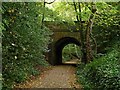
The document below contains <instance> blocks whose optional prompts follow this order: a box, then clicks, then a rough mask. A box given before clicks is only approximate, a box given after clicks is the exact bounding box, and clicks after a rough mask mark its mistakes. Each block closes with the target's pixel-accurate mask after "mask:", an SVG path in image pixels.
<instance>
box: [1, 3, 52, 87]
mask: <svg viewBox="0 0 120 90" xmlns="http://www.w3.org/2000/svg"><path fill="white" fill-rule="evenodd" d="M41 7H42V3H27V2H21V3H3V4H2V8H3V11H4V12H3V17H2V18H3V19H2V23H3V24H4V28H5V30H3V39H2V41H3V46H2V51H3V53H2V57H3V61H2V64H3V67H2V68H3V89H5V88H11V87H13V84H15V83H20V82H23V81H25V80H26V79H28V77H29V76H30V75H37V74H39V73H40V72H39V71H38V70H37V69H36V68H35V67H36V66H38V65H48V64H47V62H46V61H45V58H44V55H43V52H46V51H47V45H48V43H49V40H50V37H49V35H50V34H51V32H50V31H49V30H48V29H47V28H45V27H44V28H43V29H41V28H40V27H41V19H42V8H41Z"/></svg>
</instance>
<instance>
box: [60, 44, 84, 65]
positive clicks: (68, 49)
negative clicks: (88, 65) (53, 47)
mask: <svg viewBox="0 0 120 90" xmlns="http://www.w3.org/2000/svg"><path fill="white" fill-rule="evenodd" d="M81 55H82V53H81V49H80V47H79V46H78V45H76V44H67V45H66V46H65V47H64V48H63V50H62V63H63V64H78V63H80V61H81Z"/></svg>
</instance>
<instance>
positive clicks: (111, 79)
mask: <svg viewBox="0 0 120 90" xmlns="http://www.w3.org/2000/svg"><path fill="white" fill-rule="evenodd" d="M119 48H120V42H118V43H115V44H114V45H113V46H112V47H111V48H109V49H108V51H107V53H106V54H104V55H103V56H101V57H99V58H98V59H95V60H94V61H93V62H91V63H89V64H87V65H84V64H81V65H79V66H78V71H77V75H78V78H79V80H78V82H80V83H82V85H83V87H84V89H85V90H86V89H90V90H93V89H94V90H96V89H97V90H109V89H114V90H118V89H119V88H120V49H119Z"/></svg>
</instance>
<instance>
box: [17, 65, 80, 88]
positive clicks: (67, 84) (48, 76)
mask: <svg viewBox="0 0 120 90" xmlns="http://www.w3.org/2000/svg"><path fill="white" fill-rule="evenodd" d="M75 71H76V69H75V67H74V66H72V65H59V66H52V67H51V69H49V70H46V71H44V72H43V73H41V75H40V76H38V77H37V78H36V79H35V80H32V81H30V82H27V83H26V84H24V85H20V86H19V87H21V88H80V85H79V84H78V83H77V82H76V75H75Z"/></svg>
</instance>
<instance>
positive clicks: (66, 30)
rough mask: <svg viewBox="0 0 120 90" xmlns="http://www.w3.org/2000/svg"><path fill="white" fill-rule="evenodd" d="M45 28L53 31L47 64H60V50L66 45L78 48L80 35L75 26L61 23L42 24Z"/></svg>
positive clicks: (48, 22) (47, 22)
mask: <svg viewBox="0 0 120 90" xmlns="http://www.w3.org/2000/svg"><path fill="white" fill-rule="evenodd" d="M44 24H45V26H46V27H48V28H49V29H50V30H52V31H53V35H52V36H51V38H52V42H51V43H50V44H49V52H48V62H49V63H50V64H51V65H58V64H62V49H63V48H64V47H65V46H66V45H67V44H71V43H73V44H76V45H78V46H80V33H79V31H78V30H77V28H76V25H70V24H68V23H65V22H62V23H58V22H50V21H46V22H44Z"/></svg>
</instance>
